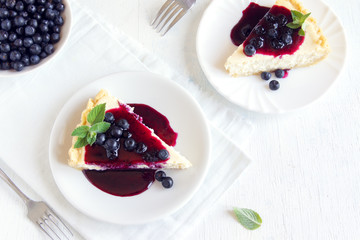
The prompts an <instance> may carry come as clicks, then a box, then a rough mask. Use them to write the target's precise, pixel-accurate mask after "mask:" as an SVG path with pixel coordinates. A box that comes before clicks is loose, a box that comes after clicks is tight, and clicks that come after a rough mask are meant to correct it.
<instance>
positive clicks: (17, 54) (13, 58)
mask: <svg viewBox="0 0 360 240" xmlns="http://www.w3.org/2000/svg"><path fill="white" fill-rule="evenodd" d="M9 56H10V60H11V61H14V62H15V61H18V60H20V59H21V54H20V52H19V51H16V50H14V51H11V52H10V55H9Z"/></svg>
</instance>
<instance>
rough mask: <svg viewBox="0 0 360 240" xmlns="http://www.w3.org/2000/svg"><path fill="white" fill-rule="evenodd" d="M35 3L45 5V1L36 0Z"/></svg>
mask: <svg viewBox="0 0 360 240" xmlns="http://www.w3.org/2000/svg"><path fill="white" fill-rule="evenodd" d="M36 2H37V3H38V4H41V5H44V4H45V3H46V0H37V1H36Z"/></svg>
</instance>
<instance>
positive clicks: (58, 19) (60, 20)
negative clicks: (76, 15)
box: [54, 15, 251, 31]
mask: <svg viewBox="0 0 360 240" xmlns="http://www.w3.org/2000/svg"><path fill="white" fill-rule="evenodd" d="M54 23H55V25H58V26H62V25H64V19H63V18H62V17H61V16H60V15H59V16H56V17H55V19H54ZM250 31H251V30H250Z"/></svg>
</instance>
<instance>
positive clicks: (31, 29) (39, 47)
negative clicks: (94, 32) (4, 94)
mask: <svg viewBox="0 0 360 240" xmlns="http://www.w3.org/2000/svg"><path fill="white" fill-rule="evenodd" d="M64 9H65V6H64V4H63V3H62V0H37V1H35V0H24V1H16V0H1V1H0V41H1V47H0V70H9V69H14V70H15V71H21V70H23V69H24V68H25V67H26V66H29V65H35V64H38V63H39V62H40V61H41V60H42V59H44V58H46V57H48V56H49V55H51V54H52V53H53V52H54V51H55V47H56V43H57V42H58V41H59V40H60V32H61V27H62V25H63V24H64V19H63V17H62V12H63V11H64Z"/></svg>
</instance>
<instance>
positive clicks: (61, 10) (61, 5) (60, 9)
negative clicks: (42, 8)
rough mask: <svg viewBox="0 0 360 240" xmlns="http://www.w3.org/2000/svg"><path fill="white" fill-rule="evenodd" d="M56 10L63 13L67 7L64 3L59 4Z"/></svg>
mask: <svg viewBox="0 0 360 240" xmlns="http://www.w3.org/2000/svg"><path fill="white" fill-rule="evenodd" d="M55 9H56V10H58V11H59V12H63V11H64V9H65V6H64V4H62V3H58V4H56V6H55Z"/></svg>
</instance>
